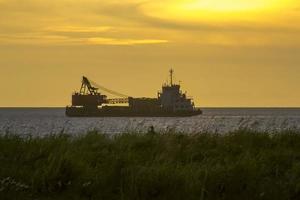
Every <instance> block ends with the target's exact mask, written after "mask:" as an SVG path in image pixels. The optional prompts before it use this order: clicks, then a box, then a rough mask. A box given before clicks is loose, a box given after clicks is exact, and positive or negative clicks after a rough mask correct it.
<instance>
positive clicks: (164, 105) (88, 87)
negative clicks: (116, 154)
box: [66, 69, 202, 117]
mask: <svg viewBox="0 0 300 200" xmlns="http://www.w3.org/2000/svg"><path fill="white" fill-rule="evenodd" d="M173 73H174V71H173V69H171V70H170V83H166V84H164V85H163V86H162V90H161V91H160V92H158V95H157V98H146V97H142V98H134V97H130V96H127V95H124V94H121V93H119V92H116V91H113V90H110V89H107V88H105V87H103V86H100V85H98V84H96V83H93V82H91V81H90V80H89V79H88V78H86V77H83V78H82V84H81V88H80V91H79V92H75V93H74V94H73V95H72V105H71V106H68V107H67V108H66V115H67V116H70V117H106V116H108V117H125V116H128V117H129V116H132V117H134V116H145V117H147V116H149V117H176V116H193V115H199V114H201V113H202V112H201V110H200V109H197V108H195V106H194V103H193V101H192V99H191V98H187V95H186V94H185V93H182V91H181V90H180V84H174V83H173ZM99 89H101V90H102V91H104V92H106V93H109V94H112V95H114V96H118V97H119V98H108V97H107V95H104V94H101V93H100V92H99ZM114 104H119V105H118V106H115V105H114ZM120 104H121V105H122V104H124V106H123V105H122V106H120Z"/></svg>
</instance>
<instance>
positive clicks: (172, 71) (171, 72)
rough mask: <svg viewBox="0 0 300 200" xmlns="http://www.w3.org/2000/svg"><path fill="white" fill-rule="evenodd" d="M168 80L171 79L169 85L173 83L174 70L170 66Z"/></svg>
mask: <svg viewBox="0 0 300 200" xmlns="http://www.w3.org/2000/svg"><path fill="white" fill-rule="evenodd" d="M169 72H170V81H171V86H172V85H173V73H174V70H173V69H172V68H171V69H170V71H169Z"/></svg>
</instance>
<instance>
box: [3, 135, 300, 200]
mask: <svg viewBox="0 0 300 200" xmlns="http://www.w3.org/2000/svg"><path fill="white" fill-rule="evenodd" d="M0 197H1V199H109V200H113V199H117V200H120V199H124V200H127V199H128V200H129V199H130V200H134V199H142V200H147V199H158V200H159V199H172V200H176V199H197V200H199V199H200V200H201V199H209V200H210V199H211V200H218V199H224V200H225V199H228V200H235V199H238V200H240V199H251V200H252V199H272V200H274V199H300V134H297V133H295V132H284V133H278V134H272V135H269V134H267V133H256V132H250V131H246V130H244V131H237V132H235V133H230V134H227V135H217V134H195V135H187V134H179V133H161V134H156V133H148V134H134V133H130V134H122V135H118V136H113V137H112V136H107V135H104V134H98V133H95V132H92V133H88V134H86V135H84V136H79V137H70V136H67V135H51V136H47V137H43V138H21V137H19V136H14V135H3V136H0Z"/></svg>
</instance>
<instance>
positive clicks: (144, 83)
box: [0, 0, 300, 107]
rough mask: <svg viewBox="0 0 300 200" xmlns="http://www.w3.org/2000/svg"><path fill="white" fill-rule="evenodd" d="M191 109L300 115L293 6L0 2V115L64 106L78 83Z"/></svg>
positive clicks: (299, 32) (205, 1)
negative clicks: (170, 99) (175, 92)
mask: <svg viewBox="0 0 300 200" xmlns="http://www.w3.org/2000/svg"><path fill="white" fill-rule="evenodd" d="M170 68H173V69H174V71H175V74H174V76H175V81H176V82H179V81H180V83H181V86H182V90H183V92H185V91H187V94H188V96H192V97H193V98H194V101H195V103H196V105H197V106H199V107H299V106H300V92H299V85H300V2H299V1H297V0H264V1H261V0H109V1H104V0H51V1H45V0H0V91H1V95H0V107H56V106H59V107H60V106H65V105H68V104H70V100H71V94H72V92H74V91H76V90H79V88H80V85H81V82H80V81H81V77H82V76H83V75H85V76H87V77H88V78H90V79H91V80H93V81H94V82H97V83H98V84H100V85H103V86H105V87H107V88H110V89H113V90H116V91H118V92H120V93H124V94H127V95H129V96H134V97H144V96H147V97H155V96H156V95H157V91H158V90H159V89H160V88H161V85H162V84H163V83H164V82H166V81H167V79H168V70H169V69H170Z"/></svg>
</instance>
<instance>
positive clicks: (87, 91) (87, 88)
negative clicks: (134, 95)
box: [80, 76, 129, 104]
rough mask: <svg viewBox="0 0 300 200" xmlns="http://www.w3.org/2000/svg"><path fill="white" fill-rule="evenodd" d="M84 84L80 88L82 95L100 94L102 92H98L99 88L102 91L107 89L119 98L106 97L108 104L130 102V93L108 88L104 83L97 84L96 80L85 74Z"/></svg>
mask: <svg viewBox="0 0 300 200" xmlns="http://www.w3.org/2000/svg"><path fill="white" fill-rule="evenodd" d="M81 82H82V84H81V88H80V94H81V95H99V94H100V93H99V92H98V90H99V89H101V90H102V91H105V92H107V93H109V94H112V95H114V96H117V97H119V98H113V99H106V102H105V103H107V104H124V103H128V98H129V96H128V95H125V94H122V93H119V92H116V91H114V90H111V89H108V88H106V87H104V86H102V85H99V84H97V83H96V82H94V81H91V80H89V79H88V78H87V77H85V76H83V77H82V81H81Z"/></svg>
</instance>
